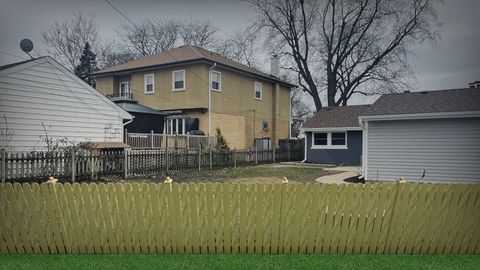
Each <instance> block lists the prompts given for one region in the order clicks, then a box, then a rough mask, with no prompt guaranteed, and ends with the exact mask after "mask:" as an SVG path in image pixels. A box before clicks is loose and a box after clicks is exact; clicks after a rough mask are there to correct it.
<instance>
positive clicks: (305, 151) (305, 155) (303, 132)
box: [300, 129, 307, 163]
mask: <svg viewBox="0 0 480 270" xmlns="http://www.w3.org/2000/svg"><path fill="white" fill-rule="evenodd" d="M300 131H301V132H302V134H303V135H304V136H305V146H304V147H303V148H304V150H303V156H304V159H303V160H302V161H301V162H302V163H305V161H307V134H306V133H305V131H304V130H303V129H300Z"/></svg>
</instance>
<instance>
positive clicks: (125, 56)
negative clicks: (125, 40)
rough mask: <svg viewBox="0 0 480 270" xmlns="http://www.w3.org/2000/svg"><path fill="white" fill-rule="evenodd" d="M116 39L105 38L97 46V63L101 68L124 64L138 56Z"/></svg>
mask: <svg viewBox="0 0 480 270" xmlns="http://www.w3.org/2000/svg"><path fill="white" fill-rule="evenodd" d="M119 43H120V42H117V41H115V40H104V41H103V42H102V43H101V44H100V45H99V46H98V48H97V64H98V68H99V69H103V68H106V67H111V66H115V65H120V64H124V63H127V62H130V61H132V60H135V59H136V58H137V57H136V56H135V55H134V54H133V53H131V52H130V51H129V50H127V49H126V48H125V47H124V46H121V45H118V44H119Z"/></svg>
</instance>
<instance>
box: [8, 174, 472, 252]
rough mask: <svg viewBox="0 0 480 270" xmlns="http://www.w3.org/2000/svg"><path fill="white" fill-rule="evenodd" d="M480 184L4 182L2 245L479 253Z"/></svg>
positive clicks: (27, 248) (18, 248) (17, 248)
mask: <svg viewBox="0 0 480 270" xmlns="http://www.w3.org/2000/svg"><path fill="white" fill-rule="evenodd" d="M479 209H480V184H365V185H362V184H356V185H353V184H352V185H345V184H341V185H337V184H233V183H216V184H214V183H207V184H195V183H188V184H186V183H182V184H176V183H173V184H154V183H133V184H130V183H124V184H122V183H115V184H112V183H109V184H103V183H101V184H87V183H82V184H78V183H75V184H73V185H72V184H69V183H67V184H40V185H39V184H36V183H34V184H26V183H25V184H18V183H16V184H13V185H12V184H3V185H0V233H1V234H0V253H10V254H17V253H38V254H53V253H67V254H76V253H90V254H110V253H155V254H172V253H175V254H184V253H188V254H204V253H225V254H228V253H257V254H278V253H289V254H296V253H307V254H311V253H319V254H479V253H480V226H479V224H480V211H479Z"/></svg>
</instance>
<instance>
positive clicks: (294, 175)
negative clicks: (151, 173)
mask: <svg viewBox="0 0 480 270" xmlns="http://www.w3.org/2000/svg"><path fill="white" fill-rule="evenodd" d="M332 173H334V172H331V171H325V170H323V169H322V168H306V167H274V166H271V165H260V166H245V167H238V168H227V169H218V170H212V171H209V170H203V171H201V172H196V171H194V172H184V173H175V174H173V175H172V176H171V177H172V178H173V179H174V181H175V182H235V181H237V182H263V183H275V182H281V181H282V179H283V177H287V178H288V180H289V181H291V182H314V181H315V179H317V178H318V177H320V176H324V175H329V174H332ZM336 173H338V172H336Z"/></svg>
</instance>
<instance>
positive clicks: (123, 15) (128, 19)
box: [104, 0, 290, 122]
mask: <svg viewBox="0 0 480 270" xmlns="http://www.w3.org/2000/svg"><path fill="white" fill-rule="evenodd" d="M104 1H105V2H106V3H107V4H108V5H109V6H111V7H112V8H113V9H114V10H115V11H117V12H118V13H119V14H120V15H121V16H122V17H123V18H124V19H125V20H127V21H128V22H129V23H130V24H131V25H133V26H134V27H135V29H136V30H138V29H139V27H138V26H137V25H136V24H135V23H134V22H133V21H132V20H131V19H130V18H129V17H128V16H127V15H126V14H125V13H124V12H122V11H121V10H120V9H119V8H117V7H116V6H115V5H114V4H113V3H112V2H110V0H104ZM143 36H144V37H146V38H149V39H150V40H152V41H153V42H154V43H155V42H156V41H155V39H153V38H152V37H151V36H148V35H146V34H145V33H143ZM164 52H165V53H167V54H168V55H169V56H170V57H171V58H173V60H175V61H178V59H177V58H176V57H175V56H174V55H173V54H172V53H171V52H170V51H168V50H167V51H164ZM185 71H186V72H190V73H191V74H193V75H195V76H196V77H197V78H198V79H199V80H201V81H202V82H204V83H205V84H206V85H207V86H208V90H209V91H211V90H210V83H209V82H207V81H206V80H204V79H203V78H202V77H201V76H200V75H198V74H197V73H196V72H194V71H192V70H189V69H185ZM209 72H210V71H209ZM222 97H223V98H226V99H228V100H230V101H232V102H233V103H236V102H237V101H236V100H233V99H232V98H230V97H228V96H227V95H222ZM162 98H163V99H165V100H169V101H172V102H176V103H178V104H184V105H188V106H192V107H196V106H194V105H192V104H187V103H183V102H179V101H177V100H171V99H168V98H164V97H162ZM208 109H209V110H210V109H211V108H208ZM252 110H253V109H251V110H246V111H245V112H247V111H248V112H251V111H252ZM213 112H214V111H213V110H212V113H213ZM217 113H218V112H217ZM257 117H259V118H260V117H263V118H270V117H272V116H266V115H261V116H260V115H257ZM277 121H282V122H290V121H289V120H279V119H278V120H277Z"/></svg>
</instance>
